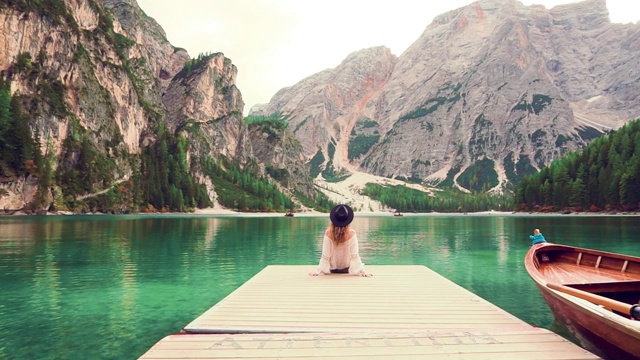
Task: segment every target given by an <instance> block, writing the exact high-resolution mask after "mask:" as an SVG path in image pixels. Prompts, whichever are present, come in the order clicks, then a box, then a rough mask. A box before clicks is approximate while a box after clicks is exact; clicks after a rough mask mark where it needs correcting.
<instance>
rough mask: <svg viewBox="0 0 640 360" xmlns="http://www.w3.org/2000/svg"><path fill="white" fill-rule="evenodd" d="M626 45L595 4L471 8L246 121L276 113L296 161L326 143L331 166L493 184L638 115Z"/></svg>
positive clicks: (594, 0) (299, 87)
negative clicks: (293, 144)
mask: <svg viewBox="0 0 640 360" xmlns="http://www.w3.org/2000/svg"><path fill="white" fill-rule="evenodd" d="M639 37H640V25H619V24H612V23H611V22H610V21H609V18H608V11H607V8H606V4H605V1H604V0H588V1H583V2H580V3H576V4H570V5H563V6H558V7H555V8H553V9H551V10H547V9H545V8H544V7H542V6H529V7H526V6H523V5H522V4H521V3H520V2H518V1H515V0H509V1H498V0H481V1H478V2H475V3H473V4H471V5H469V6H467V7H463V8H460V9H457V10H454V11H451V12H449V13H446V14H443V15H441V16H439V17H437V18H436V19H435V20H434V21H433V23H432V24H431V25H429V26H428V27H427V28H426V30H425V31H424V33H423V34H422V35H421V36H420V37H419V39H418V40H417V41H416V42H415V43H414V44H413V45H412V46H411V47H410V48H409V49H407V50H406V51H405V52H404V53H403V54H402V55H401V56H400V57H399V58H397V59H395V58H394V57H393V55H391V54H389V53H388V51H386V52H385V51H383V50H381V49H367V50H363V51H361V52H358V53H355V54H352V55H350V56H349V57H348V58H347V59H346V60H345V61H344V62H343V64H341V65H340V66H338V67H337V68H335V69H333V70H327V71H324V72H322V73H319V74H316V75H314V76H311V77H309V78H307V79H304V80H302V81H301V82H300V83H298V84H296V85H295V86H293V87H291V88H287V89H283V90H281V91H280V92H278V93H277V94H276V95H275V96H274V97H273V98H272V100H271V102H270V103H269V104H268V105H267V106H266V107H265V106H261V107H259V108H257V110H256V113H257V114H263V115H268V114H273V113H279V114H282V115H283V116H287V121H289V124H290V125H289V128H290V129H292V130H293V131H294V133H295V134H296V137H297V138H298V139H299V140H300V142H301V143H302V144H307V145H306V146H305V155H306V156H307V158H308V159H311V158H312V157H313V156H314V154H315V152H316V151H317V150H316V149H317V148H321V149H327V147H328V146H329V145H328V144H330V143H334V144H335V145H336V151H335V154H334V155H333V158H332V159H331V160H333V164H334V166H336V167H341V168H344V169H347V170H353V169H355V168H359V169H360V170H362V171H365V172H369V173H373V174H377V175H381V176H386V177H395V178H401V179H411V180H414V181H426V182H430V183H441V182H443V181H444V182H445V183H453V184H456V185H458V186H461V187H464V188H467V189H473V190H488V189H492V188H493V189H495V190H498V189H503V188H504V187H505V186H507V185H508V184H509V183H513V182H516V181H517V180H518V179H519V178H520V177H521V176H523V175H525V174H527V173H531V172H533V171H536V169H538V168H540V167H541V166H543V165H545V164H548V163H549V162H550V161H552V160H553V159H555V158H557V157H558V156H560V155H562V154H564V153H566V152H568V151H571V150H575V149H578V148H580V147H582V146H584V145H585V144H586V143H588V142H589V141H590V140H592V139H593V138H594V137H597V136H599V135H601V134H602V133H603V132H604V131H606V130H609V129H613V128H617V127H619V126H620V125H621V124H623V123H625V122H626V121H628V120H629V119H631V118H634V117H636V116H638V115H640V103H639V102H638V101H636V100H637V96H638V94H640V88H639V86H640V85H638V84H639V83H638V79H639V78H640V69H639V68H638V67H637V64H638V61H640V51H639V50H640V49H639V48H638V44H639V40H638V39H639ZM372 64H376V66H372ZM363 68H365V69H371V70H372V71H371V73H375V74H376V77H375V78H371V77H367V76H362V74H363V72H362V71H361V69H363ZM373 69H375V70H373ZM336 73H337V74H340V76H339V78H338V79H339V81H340V85H339V86H340V88H343V89H358V90H356V91H352V92H350V94H349V97H348V101H345V100H344V99H345V96H344V94H343V93H341V92H339V91H337V92H334V91H330V90H332V89H334V88H336V87H337V86H336V79H337V77H335V76H334V74H336ZM323 152H324V153H325V158H327V159H328V156H327V155H329V154H327V152H326V151H323ZM326 163H328V160H327V161H326Z"/></svg>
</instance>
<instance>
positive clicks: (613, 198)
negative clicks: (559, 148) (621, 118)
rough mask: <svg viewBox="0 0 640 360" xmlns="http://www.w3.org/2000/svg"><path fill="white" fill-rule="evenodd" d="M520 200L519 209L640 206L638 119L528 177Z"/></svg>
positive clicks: (519, 191)
mask: <svg viewBox="0 0 640 360" xmlns="http://www.w3.org/2000/svg"><path fill="white" fill-rule="evenodd" d="M516 201H517V203H518V204H519V207H520V209H521V210H537V211H560V210H573V211H586V210H588V211H603V210H605V211H614V210H617V211H637V210H639V209H640V119H639V120H635V121H631V122H629V123H627V124H626V125H625V126H623V127H621V128H620V129H618V130H616V131H615V132H612V133H611V134H609V135H608V136H605V137H601V138H598V139H596V140H594V141H593V142H591V143H590V144H589V145H588V146H587V147H585V148H584V149H582V150H580V151H576V152H572V153H569V154H567V155H566V156H564V157H562V158H560V159H558V160H556V161H554V162H553V163H551V164H550V165H549V166H547V167H545V168H543V169H542V170H541V171H540V172H538V173H536V174H534V175H530V176H528V177H525V178H524V179H522V181H520V183H518V185H517V187H516Z"/></svg>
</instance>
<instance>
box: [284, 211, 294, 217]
mask: <svg viewBox="0 0 640 360" xmlns="http://www.w3.org/2000/svg"><path fill="white" fill-rule="evenodd" d="M284 216H288V217H292V216H293V213H292V212H288V213H286V214H284Z"/></svg>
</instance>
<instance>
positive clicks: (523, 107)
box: [511, 94, 553, 115]
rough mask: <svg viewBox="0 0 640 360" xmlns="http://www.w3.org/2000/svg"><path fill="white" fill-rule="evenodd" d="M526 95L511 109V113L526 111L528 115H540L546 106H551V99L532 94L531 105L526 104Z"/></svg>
mask: <svg viewBox="0 0 640 360" xmlns="http://www.w3.org/2000/svg"><path fill="white" fill-rule="evenodd" d="M525 97H526V94H525V95H523V96H522V98H521V99H520V102H519V103H518V104H517V105H516V106H514V107H513V109H511V112H515V111H526V112H528V113H529V114H536V115H538V114H540V113H541V112H542V111H543V110H544V109H545V108H546V107H547V106H549V105H551V102H552V101H553V98H551V97H549V96H547V95H542V94H533V98H532V99H531V103H528V102H527V100H526V99H525Z"/></svg>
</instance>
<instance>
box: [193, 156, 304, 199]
mask: <svg viewBox="0 0 640 360" xmlns="http://www.w3.org/2000/svg"><path fill="white" fill-rule="evenodd" d="M200 165H201V167H202V169H203V170H204V173H205V174H206V175H207V176H209V177H210V178H211V181H212V182H213V185H214V186H215V190H216V193H217V194H218V201H219V202H220V204H222V205H223V206H226V207H229V208H232V209H237V210H240V211H264V212H271V211H275V212H284V211H287V210H290V209H294V207H295V206H294V203H293V201H292V200H291V199H290V198H289V197H287V196H285V195H284V194H283V193H282V192H281V191H280V190H279V189H278V187H277V186H276V185H275V184H273V183H271V182H270V181H269V180H268V179H267V178H265V177H263V176H260V175H259V173H258V171H257V166H245V168H240V166H239V165H238V164H235V163H233V162H231V161H229V160H228V159H227V158H225V157H224V156H220V159H219V160H217V161H216V160H214V159H213V158H211V157H207V158H206V159H203V160H202V161H201V164H200Z"/></svg>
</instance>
